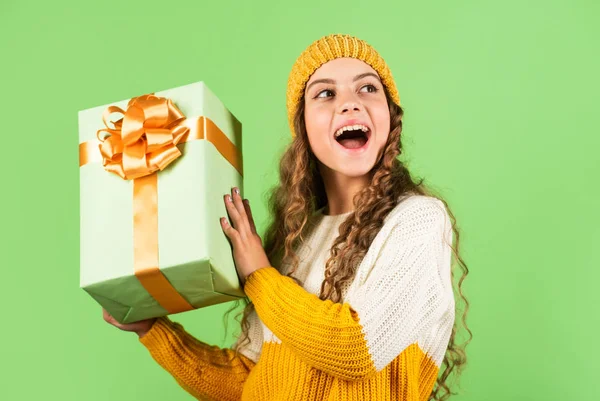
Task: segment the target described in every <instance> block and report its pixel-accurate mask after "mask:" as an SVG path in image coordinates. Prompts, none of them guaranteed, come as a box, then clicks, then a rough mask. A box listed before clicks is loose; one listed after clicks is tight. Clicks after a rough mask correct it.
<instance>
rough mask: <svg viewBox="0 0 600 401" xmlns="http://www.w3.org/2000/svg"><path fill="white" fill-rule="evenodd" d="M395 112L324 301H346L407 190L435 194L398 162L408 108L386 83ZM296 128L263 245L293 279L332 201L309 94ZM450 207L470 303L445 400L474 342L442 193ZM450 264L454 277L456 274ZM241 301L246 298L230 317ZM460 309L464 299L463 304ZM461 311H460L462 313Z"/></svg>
mask: <svg viewBox="0 0 600 401" xmlns="http://www.w3.org/2000/svg"><path fill="white" fill-rule="evenodd" d="M384 91H385V95H386V97H387V101H388V105H389V112H390V134H389V137H388V140H387V142H386V144H385V146H384V148H383V152H382V153H381V154H380V157H379V159H378V160H377V161H376V163H375V166H374V167H373V169H372V170H371V172H370V184H369V185H368V186H367V187H365V188H363V189H362V190H361V191H360V192H359V193H357V194H356V195H355V197H354V200H353V201H354V206H355V209H354V212H353V213H351V214H350V215H349V216H348V217H347V218H346V220H345V221H343V222H342V224H341V225H340V228H339V236H338V237H337V238H336V239H335V240H334V243H333V245H332V247H331V249H330V257H329V259H328V260H327V262H326V265H325V279H324V281H323V283H322V285H321V292H320V295H319V298H320V299H321V300H327V299H329V300H332V301H333V302H341V301H342V289H343V288H344V287H345V286H347V285H349V283H350V282H351V281H352V280H353V279H354V275H355V271H356V268H357V267H358V266H359V264H360V262H361V260H362V259H363V258H364V256H365V254H366V253H367V250H368V249H369V246H370V245H371V243H372V242H373V240H374V238H375V236H376V235H377V233H378V232H379V230H380V229H381V227H382V226H383V224H384V219H385V217H386V216H387V215H388V213H389V212H390V211H391V210H392V209H394V207H395V206H396V205H397V204H398V202H399V200H400V199H401V198H402V196H403V195H408V194H420V195H428V196H433V191H432V190H430V189H427V188H425V186H424V184H423V181H424V180H423V179H421V180H420V181H419V182H415V181H414V180H413V178H412V177H411V175H410V173H409V171H408V169H407V168H406V166H405V165H404V164H403V163H402V162H401V161H400V160H398V156H400V155H401V154H402V141H401V138H402V136H401V133H402V116H403V114H404V111H403V109H402V108H401V107H400V106H399V105H397V104H395V103H394V102H393V101H392V99H391V97H390V95H389V92H388V91H387V89H385V88H384ZM294 127H295V132H296V136H295V138H294V140H293V141H292V143H291V144H290V145H289V146H288V148H287V149H286V150H285V152H284V154H283V156H282V158H281V160H280V164H279V175H280V182H279V184H278V185H276V186H275V187H273V188H272V189H271V192H270V197H269V211H270V216H271V221H270V222H269V226H268V228H267V230H266V233H265V235H264V240H263V243H264V248H265V252H266V253H267V256H268V257H269V260H271V262H272V264H273V265H274V266H276V268H277V269H279V270H280V272H281V273H283V268H282V266H283V265H284V262H285V263H286V264H288V265H289V266H290V269H289V272H288V273H287V276H289V277H291V278H292V279H294V280H295V281H296V282H298V280H297V279H296V278H294V277H293V276H292V274H293V273H294V272H295V270H296V268H297V267H298V265H299V257H298V256H297V254H296V252H295V249H297V246H298V245H300V244H301V243H302V241H303V240H304V230H305V228H306V227H307V222H308V220H309V217H310V216H312V214H313V213H315V212H316V211H318V210H319V209H320V208H322V207H324V206H325V205H326V204H327V198H326V195H325V187H324V184H323V180H322V177H321V174H320V173H319V169H318V164H317V159H316V157H315V155H314V154H313V152H312V150H311V148H310V145H309V141H308V136H307V132H306V126H305V123H304V99H302V100H301V101H300V106H299V107H298V110H297V111H296V113H295V117H294ZM435 197H436V198H438V199H440V200H441V201H442V202H443V203H444V205H445V206H446V208H447V211H448V214H449V216H450V219H451V221H452V230H453V232H454V241H453V242H454V244H452V253H453V256H454V258H453V261H454V262H455V263H453V266H456V265H458V266H459V267H460V271H461V275H460V278H459V279H458V282H457V283H456V289H455V290H454V291H455V293H457V294H458V295H459V296H460V298H461V300H462V301H464V310H463V314H462V317H461V319H460V320H459V319H456V320H455V323H454V327H453V329H452V334H451V336H450V341H449V344H448V348H447V350H446V353H445V355H444V360H443V362H442V365H441V367H440V372H439V375H438V378H437V381H436V384H435V385H434V388H433V391H432V393H431V396H430V398H429V399H430V400H435V401H444V400H446V399H447V398H449V397H450V396H451V395H453V394H457V393H456V392H452V391H451V388H450V384H449V376H450V374H451V373H454V377H456V378H458V376H459V375H460V373H461V372H462V368H463V367H464V365H465V364H466V360H467V359H466V354H465V348H466V346H467V344H468V343H469V342H470V341H471V338H472V333H471V331H470V329H469V327H468V326H467V323H466V317H467V313H468V309H469V303H468V301H467V299H466V297H465V296H464V294H463V290H462V284H463V281H464V279H465V278H466V276H467V274H468V272H469V269H468V268H467V265H466V264H465V262H464V261H463V259H462V258H461V257H460V255H459V240H460V233H459V230H458V228H457V225H456V219H455V217H454V214H453V213H452V211H451V210H450V207H449V206H448V204H447V202H446V201H445V200H443V199H442V198H441V197H440V196H438V195H436V196H435ZM454 270H455V269H454V268H452V270H451V271H452V282H453V287H454V284H455V281H456V280H455V279H456V275H455V272H454ZM241 302H243V303H244V308H243V310H242V311H241V312H240V313H239V314H238V316H237V320H238V322H239V317H240V315H243V317H242V319H241V331H242V332H241V334H240V337H239V338H238V342H237V345H236V346H235V347H234V350H235V352H236V354H237V353H239V350H240V348H241V347H243V346H244V345H245V344H247V343H248V342H249V341H250V338H249V336H248V329H249V322H248V316H249V315H250V314H251V313H252V311H253V310H254V305H253V304H252V303H251V301H250V300H249V299H248V298H244V299H242V300H241ZM239 306H240V300H238V301H236V302H234V306H233V307H232V308H231V309H230V310H229V311H227V313H226V315H225V319H224V320H225V324H227V318H226V316H227V314H229V312H231V311H233V310H235V309H236V308H237V307H239ZM457 309H458V303H457ZM457 315H458V314H457ZM459 323H462V325H463V326H464V328H465V330H466V332H467V333H468V338H467V339H466V341H464V342H463V343H459V342H458V340H457V332H458V328H459Z"/></svg>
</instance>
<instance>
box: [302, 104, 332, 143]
mask: <svg viewBox="0 0 600 401" xmlns="http://www.w3.org/2000/svg"><path fill="white" fill-rule="evenodd" d="M304 122H305V125H306V132H307V134H308V139H309V142H310V144H311V146H313V147H319V146H320V145H321V144H324V143H325V142H326V141H327V140H328V137H329V134H328V132H329V123H330V118H329V116H328V114H327V113H324V112H319V110H315V109H307V110H306V111H305V113H304Z"/></svg>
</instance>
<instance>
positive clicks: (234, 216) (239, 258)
mask: <svg viewBox="0 0 600 401" xmlns="http://www.w3.org/2000/svg"><path fill="white" fill-rule="evenodd" d="M231 192H232V193H231V195H229V194H227V195H225V196H224V197H223V198H224V200H225V207H226V209H227V213H228V214H229V217H230V218H231V220H232V222H233V226H232V225H231V224H229V222H228V221H227V218H225V217H222V218H221V228H222V229H223V231H224V232H225V235H226V236H227V238H229V240H230V242H231V244H232V246H233V259H234V261H235V268H236V270H237V272H238V275H239V277H240V280H241V282H242V286H243V285H244V284H245V283H246V278H247V277H248V276H249V275H250V274H252V273H253V272H255V271H256V270H258V269H260V268H263V267H268V266H271V262H269V258H268V257H267V254H266V253H265V250H264V248H263V246H262V240H261V239H260V236H259V235H258V234H257V232H256V226H255V225H254V219H253V218H252V211H251V210H250V204H249V203H248V200H247V199H245V200H242V197H241V196H240V193H239V189H238V188H233V190H232V191H231Z"/></svg>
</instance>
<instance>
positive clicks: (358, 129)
mask: <svg viewBox="0 0 600 401" xmlns="http://www.w3.org/2000/svg"><path fill="white" fill-rule="evenodd" d="M370 134H371V132H370V130H369V127H367V126H365V125H350V126H346V127H342V128H340V129H339V130H337V132H336V133H335V140H336V141H337V142H338V143H339V144H340V145H342V146H343V147H344V148H346V149H360V148H362V147H363V146H365V145H366V143H367V142H368V141H369V137H370Z"/></svg>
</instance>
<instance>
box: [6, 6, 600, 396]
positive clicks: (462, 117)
mask: <svg viewBox="0 0 600 401" xmlns="http://www.w3.org/2000/svg"><path fill="white" fill-rule="evenodd" d="M599 11H600V7H599V3H598V2H596V1H594V0H589V1H582V0H579V1H566V0H565V1H548V0H546V1H539V0H537V1H529V2H523V1H516V0H507V1H502V2H500V1H493V2H492V1H489V2H486V1H452V2H446V1H437V2H425V1H423V2H417V1H414V2H406V1H385V2H381V1H378V2H372V3H368V2H366V1H365V2H360V3H359V2H353V1H347V0H346V1H328V2H317V1H303V2H294V3H291V2H277V1H268V2H266V1H265V2H230V1H224V0H221V1H215V2H206V1H170V2H158V1H128V2H124V1H96V0H94V1H72V2H67V1H63V0H57V1H53V2H42V1H38V2H31V1H16V0H2V2H0V51H1V52H0V54H1V61H0V65H1V68H2V72H1V74H0V80H1V81H0V82H1V86H0V90H1V91H2V100H1V102H2V103H1V104H0V106H1V110H2V139H1V140H2V157H0V166H1V167H2V170H1V171H2V176H1V177H2V180H1V186H0V188H1V190H0V193H1V194H2V196H1V199H2V208H1V209H0V213H1V214H0V217H1V219H0V224H1V227H2V229H1V233H2V240H1V241H0V246H1V250H0V251H1V252H0V255H1V259H0V260H1V262H0V263H1V266H0V267H1V272H2V275H1V278H0V283H2V287H1V290H0V305H2V322H1V323H0V327H1V331H0V333H1V334H0V370H1V372H0V399H3V400H36V399H56V400H62V401H66V400H94V401H95V400H147V401H151V400H157V401H158V400H165V399H168V400H171V401H175V400H188V399H191V397H190V396H189V395H187V393H185V392H184V391H183V390H182V389H181V388H180V387H179V386H178V385H177V384H176V383H175V381H174V380H173V379H172V378H171V377H170V376H169V375H168V374H167V373H166V372H165V371H163V370H162V369H161V368H160V367H159V366H158V365H157V364H156V363H155V362H154V361H153V360H152V359H151V357H150V355H149V354H148V352H147V351H146V349H145V348H144V347H143V346H142V345H141V344H139V343H138V341H137V338H135V335H133V334H131V333H124V332H121V331H119V330H117V329H115V328H114V327H112V326H109V325H108V324H106V323H105V322H104V321H103V320H102V316H101V310H100V308H99V307H98V305H96V304H95V302H94V301H93V300H92V299H91V297H89V296H88V295H87V294H86V293H85V292H84V291H83V290H81V289H79V271H78V269H79V266H78V263H79V248H78V247H79V244H78V229H79V215H78V202H79V198H78V196H79V195H78V186H79V182H78V156H77V112H78V110H81V109H86V108H89V107H93V106H98V105H101V104H105V103H109V102H111V101H115V100H119V99H124V98H127V97H130V96H134V95H139V94H143V93H147V92H151V91H156V90H162V89H167V88H171V87H174V86H178V85H183V84H187V83H191V82H194V81H198V80H204V81H205V82H206V83H207V84H208V85H209V87H210V88H211V89H212V90H213V91H214V92H215V93H216V94H217V96H219V97H220V98H221V100H223V102H224V103H225V104H226V105H227V106H228V107H229V108H230V110H231V111H232V112H233V113H234V114H235V115H236V116H237V117H238V118H239V119H240V120H241V121H242V123H243V127H244V150H245V171H246V177H245V185H246V191H245V196H246V197H248V198H250V199H251V203H252V204H253V206H254V213H255V216H256V219H257V222H258V223H259V225H260V227H259V228H261V229H264V227H265V222H266V208H265V202H264V201H265V197H264V194H265V191H266V190H267V189H268V188H269V187H270V186H271V185H273V184H274V183H275V181H276V179H277V174H276V170H275V167H276V163H277V159H278V156H279V154H280V153H279V152H280V151H281V149H282V148H283V147H284V146H285V145H286V144H287V143H288V142H289V140H290V137H289V133H288V128H287V123H286V114H285V111H286V110H285V85H286V80H287V75H288V73H289V70H290V68H291V66H292V63H293V62H294V60H295V59H296V57H297V56H298V55H299V54H300V52H301V51H302V50H303V49H304V48H305V47H306V46H308V45H309V44H310V42H312V41H313V40H315V39H317V38H319V37H321V36H323V35H325V34H329V33H335V32H345V33H351V34H355V35H358V36H360V37H361V38H363V39H365V40H367V41H369V42H370V43H371V44H372V45H374V46H375V47H376V48H377V49H378V50H379V51H380V52H381V54H382V55H383V56H384V57H385V59H386V60H387V62H388V64H389V65H390V67H391V69H392V71H393V73H394V76H395V78H396V81H397V85H398V88H399V91H400V94H401V99H402V104H403V106H404V107H405V111H406V114H405V120H404V121H405V131H404V133H405V137H404V138H405V146H406V160H407V162H408V163H409V166H410V167H411V168H412V171H413V172H414V173H415V175H416V176H417V177H425V178H426V182H429V183H430V184H431V185H432V186H433V187H434V188H435V189H437V190H438V191H440V193H441V194H442V195H443V196H445V198H446V199H447V200H448V201H449V202H450V205H451V207H452V208H453V210H454V212H455V213H456V216H457V218H458V221H459V224H460V228H461V230H462V237H461V244H462V250H463V256H464V258H465V260H466V262H467V264H468V266H469V268H470V270H471V273H470V275H469V278H468V280H467V282H466V284H465V291H466V294H467V296H468V298H469V300H470V302H471V309H470V315H469V324H470V327H471V329H472V330H473V333H474V339H473V342H472V343H471V345H470V346H469V348H468V349H467V350H468V358H469V360H468V367H467V369H466V370H465V373H464V376H463V377H462V380H461V395H460V396H458V397H456V398H455V399H456V400H460V401H475V400H476V401H486V400H517V401H526V400H580V401H587V400H590V401H591V400H598V399H600V390H599V387H598V386H599V385H598V383H600V381H599V380H598V378H597V372H598V360H600V351H599V347H598V341H597V338H596V337H597V335H598V332H599V331H600V322H599V316H600V314H599V313H598V310H597V307H598V305H599V304H600V302H599V301H600V296H599V295H598V294H599V291H598V281H599V279H600V274H599V273H598V270H599V268H600V256H599V253H598V248H599V247H598V243H599V242H600V224H599V223H600V212H598V206H599V202H598V199H599V196H600V190H599V186H598V175H599V174H600V162H599V158H598V156H597V148H598V146H599V145H600V139H599V135H598V128H597V123H598V121H597V120H596V119H595V118H594V117H596V118H597V117H598V115H599V113H598V111H597V108H598V93H599V91H600V84H599V79H598V71H600V58H599V56H598V43H599V41H600V24H598V20H599V18H598V17H599V14H600V13H599ZM215 224H218V222H215ZM228 307H229V305H219V306H216V307H211V308H208V309H205V310H197V311H193V312H189V313H186V314H182V315H179V316H177V317H176V318H174V319H175V320H177V321H180V322H181V323H183V324H184V326H185V327H186V328H187V329H188V330H189V331H190V332H191V333H193V334H194V335H196V336H197V337H198V338H200V339H202V340H204V341H206V342H209V343H214V344H219V345H229V344H230V343H231V340H232V338H233V337H232V335H233V334H232V329H233V326H230V330H229V333H228V334H227V336H226V337H224V329H223V323H222V314H223V312H224V311H225V310H226V309H228Z"/></svg>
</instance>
